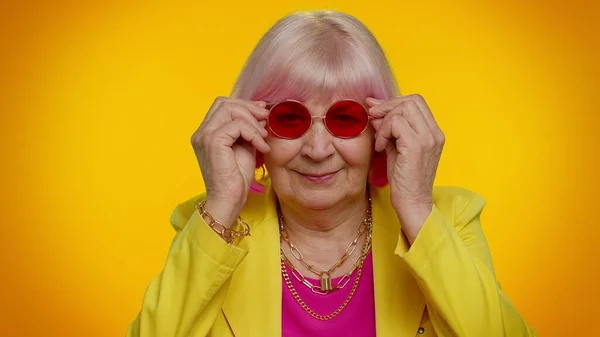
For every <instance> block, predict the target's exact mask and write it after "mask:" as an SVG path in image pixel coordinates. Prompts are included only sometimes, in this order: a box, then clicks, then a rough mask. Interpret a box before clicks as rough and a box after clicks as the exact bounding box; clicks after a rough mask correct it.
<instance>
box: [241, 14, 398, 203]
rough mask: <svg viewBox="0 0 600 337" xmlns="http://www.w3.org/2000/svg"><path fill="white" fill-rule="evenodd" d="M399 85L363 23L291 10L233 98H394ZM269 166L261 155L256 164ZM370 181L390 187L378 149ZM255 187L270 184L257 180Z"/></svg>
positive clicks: (251, 61) (256, 54) (268, 36)
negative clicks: (292, 12) (292, 11)
mask: <svg viewBox="0 0 600 337" xmlns="http://www.w3.org/2000/svg"><path fill="white" fill-rule="evenodd" d="M397 95H399V89H398V86H397V84H396V81H395V79H394V76H393V74H392V70H391V69H390V66H389V64H388V61H387V59H386V57H385V54H384V52H383V50H382V49H381V46H380V45H379V43H378V42H377V40H376V39H375V37H374V36H373V34H372V33H371V32H370V31H369V29H368V28H367V27H366V26H365V25H363V24H362V23H361V22H360V21H358V20H357V19H356V18H354V17H353V16H351V15H348V14H344V13H340V12H335V11H316V12H299V13H294V14H290V15H288V16H286V17H284V18H282V19H280V20H279V21H277V23H275V25H273V27H271V28H270V29H269V30H268V31H267V32H266V33H265V35H264V36H263V37H262V38H261V40H260V41H259V42H258V44H257V45H256V47H255V48H254V51H253V52H252V54H251V55H250V57H249V58H248V61H247V62H246V65H245V66H244V68H243V69H242V72H241V74H240V76H239V78H238V80H237V82H236V84H235V86H234V88H233V92H232V93H231V96H233V97H238V98H243V99H248V100H255V101H268V102H279V101H282V100H285V99H296V100H299V101H306V100H309V99H316V100H335V99H340V98H353V99H356V100H358V101H361V102H364V101H365V99H366V98H367V97H374V98H377V99H383V100H385V99H390V98H393V97H396V96H397ZM262 164H263V159H262V155H260V154H258V155H257V160H256V167H257V168H259V167H260V166H261V165H262ZM369 182H370V183H371V184H373V185H375V186H377V187H382V186H385V185H386V184H387V183H388V181H387V168H386V156H385V152H381V153H377V152H375V151H373V157H372V159H371V169H370V172H369ZM251 190H252V191H254V192H261V191H263V190H264V187H263V186H261V185H259V184H257V183H255V184H253V186H252V188H251Z"/></svg>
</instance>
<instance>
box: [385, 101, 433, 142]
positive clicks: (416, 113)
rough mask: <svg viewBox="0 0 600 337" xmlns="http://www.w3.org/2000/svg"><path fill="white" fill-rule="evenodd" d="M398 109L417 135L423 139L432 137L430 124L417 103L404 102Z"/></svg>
mask: <svg viewBox="0 0 600 337" xmlns="http://www.w3.org/2000/svg"><path fill="white" fill-rule="evenodd" d="M396 109H400V110H401V111H402V116H403V117H404V118H405V119H406V121H407V122H408V124H409V125H410V127H411V128H412V129H413V130H415V132H416V133H417V134H419V135H420V136H422V137H427V138H429V137H432V136H431V129H430V128H429V124H428V123H427V121H426V120H425V116H423V112H421V109H420V108H419V106H418V105H417V103H415V102H414V101H406V102H402V103H401V104H400V105H399V106H398V107H397V108H396ZM396 109H395V110H396ZM395 110H392V112H390V113H394V111H395Z"/></svg>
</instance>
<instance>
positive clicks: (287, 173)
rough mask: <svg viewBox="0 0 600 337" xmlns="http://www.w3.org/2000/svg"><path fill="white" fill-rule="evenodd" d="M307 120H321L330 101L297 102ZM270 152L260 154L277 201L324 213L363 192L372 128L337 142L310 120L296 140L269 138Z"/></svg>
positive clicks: (336, 139)
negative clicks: (308, 114) (292, 203)
mask: <svg viewBox="0 0 600 337" xmlns="http://www.w3.org/2000/svg"><path fill="white" fill-rule="evenodd" d="M303 103H304V105H306V107H307V108H308V109H309V110H310V113H311V115H312V116H323V115H324V114H325V112H326V109H327V108H328V107H329V106H330V105H331V103H333V102H325V103H323V102H311V101H307V102H303ZM267 143H268V144H269V146H270V147H271V152H270V153H268V154H265V155H264V159H265V166H266V167H267V170H268V171H269V176H270V178H271V182H272V186H273V188H274V189H275V192H276V193H277V196H278V197H279V198H280V199H282V200H293V201H294V202H295V203H298V204H299V205H301V206H303V207H307V208H312V209H324V208H328V207H331V206H333V205H335V204H336V203H338V202H339V201H342V200H344V199H345V198H352V197H356V196H357V195H359V194H361V193H363V191H364V188H365V184H366V181H367V175H368V172H369V166H370V162H371V153H372V148H373V128H372V127H371V126H369V127H368V128H367V129H366V130H365V131H364V132H363V133H361V134H360V135H359V136H357V137H355V138H351V139H341V138H337V137H335V136H333V135H332V134H330V133H329V131H327V128H326V127H325V125H324V124H323V120H322V119H315V120H314V121H313V124H312V126H311V128H310V129H309V130H308V131H307V132H306V133H305V134H304V135H303V136H302V137H300V138H297V139H291V140H290V139H281V138H278V137H276V136H274V135H272V134H271V135H269V137H268V138H267Z"/></svg>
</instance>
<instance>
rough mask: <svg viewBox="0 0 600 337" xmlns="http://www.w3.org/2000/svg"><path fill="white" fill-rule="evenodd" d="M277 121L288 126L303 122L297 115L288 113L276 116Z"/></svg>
mask: <svg viewBox="0 0 600 337" xmlns="http://www.w3.org/2000/svg"><path fill="white" fill-rule="evenodd" d="M277 121H278V122H279V123H281V124H285V125H289V124H297V123H300V122H302V121H303V118H302V116H300V115H299V114H297V113H293V112H289V113H282V114H279V115H278V116H277Z"/></svg>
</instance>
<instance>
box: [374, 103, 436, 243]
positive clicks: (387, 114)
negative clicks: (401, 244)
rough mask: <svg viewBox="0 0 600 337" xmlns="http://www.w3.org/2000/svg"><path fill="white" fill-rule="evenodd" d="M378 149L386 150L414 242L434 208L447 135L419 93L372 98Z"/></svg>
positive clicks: (397, 202) (396, 199)
mask: <svg viewBox="0 0 600 337" xmlns="http://www.w3.org/2000/svg"><path fill="white" fill-rule="evenodd" d="M366 103H367V106H368V107H369V114H370V115H371V116H372V117H374V119H373V120H372V125H373V127H374V128H375V131H376V132H375V151H386V154H387V175H388V181H389V184H390V189H391V202H392V206H393V207H394V209H395V210H396V213H397V214H398V218H399V220H400V223H401V224H402V229H403V231H404V234H405V235H406V237H407V238H408V240H409V241H410V243H411V244H412V243H413V242H414V240H415V239H416V237H417V234H418V233H419V230H420V229H421V227H422V226H423V224H424V222H425V220H426V219H427V217H428V216H429V214H430V212H431V209H432V207H433V199H432V190H433V181H434V179H435V174H436V171H437V167H438V164H439V161H440V156H441V154H442V149H443V147H444V142H445V138H444V134H443V133H442V131H441V130H440V128H439V126H438V125H437V123H436V122H435V120H434V118H433V115H432V113H431V110H430V109H429V107H428V106H427V103H425V100H424V99H423V97H421V96H419V95H408V96H399V97H396V98H394V99H390V100H387V101H381V100H377V99H374V98H368V99H367V101H366Z"/></svg>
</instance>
